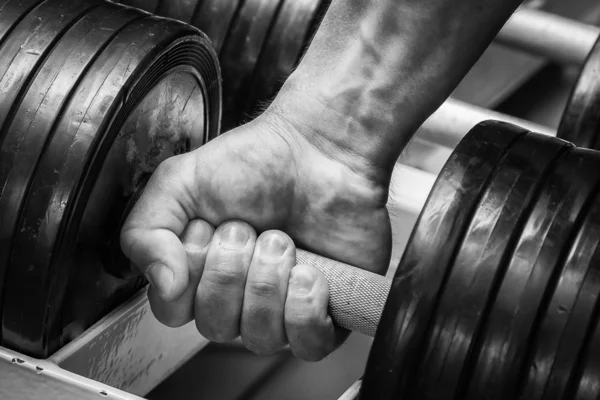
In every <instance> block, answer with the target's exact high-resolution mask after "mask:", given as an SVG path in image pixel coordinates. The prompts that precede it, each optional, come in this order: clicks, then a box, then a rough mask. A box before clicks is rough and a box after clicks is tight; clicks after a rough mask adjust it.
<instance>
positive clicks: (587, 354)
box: [565, 199, 600, 400]
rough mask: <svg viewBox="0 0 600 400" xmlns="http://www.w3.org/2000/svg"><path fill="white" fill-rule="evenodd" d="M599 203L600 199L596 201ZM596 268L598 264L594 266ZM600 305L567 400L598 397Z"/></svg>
mask: <svg viewBox="0 0 600 400" xmlns="http://www.w3.org/2000/svg"><path fill="white" fill-rule="evenodd" d="M596 203H597V204H598V203H600V199H596ZM594 259H595V261H600V251H599V250H596V254H595V255H594ZM594 265H595V268H598V263H596V264H594ZM599 305H600V304H598V299H596V307H595V309H594V314H593V316H592V321H593V324H592V329H591V330H590V331H589V332H588V334H587V335H586V340H585V347H584V348H583V350H582V351H581V353H580V354H579V360H580V362H579V363H578V368H577V372H576V373H575V374H573V376H572V378H571V382H570V383H569V387H568V389H567V394H566V396H565V398H567V399H577V400H597V399H598V397H599V395H600V307H599Z"/></svg>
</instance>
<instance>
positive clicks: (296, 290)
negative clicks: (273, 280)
mask: <svg viewBox="0 0 600 400" xmlns="http://www.w3.org/2000/svg"><path fill="white" fill-rule="evenodd" d="M314 284H315V280H314V277H313V276H312V274H311V273H309V272H308V271H306V270H305V269H302V268H298V267H296V268H294V269H293V270H292V277H291V279H290V290H291V292H292V294H294V295H298V296H306V295H307V294H309V293H310V291H311V290H312V288H313V285H314Z"/></svg>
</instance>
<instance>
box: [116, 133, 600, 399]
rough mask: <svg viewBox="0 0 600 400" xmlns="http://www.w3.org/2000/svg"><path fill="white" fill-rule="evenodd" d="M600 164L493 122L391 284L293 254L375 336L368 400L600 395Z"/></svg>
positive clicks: (353, 325) (340, 320) (598, 155)
mask: <svg viewBox="0 0 600 400" xmlns="http://www.w3.org/2000/svg"><path fill="white" fill-rule="evenodd" d="M599 169H600V152H597V151H594V150H589V149H584V148H578V147H575V146H574V145H572V144H571V143H568V142H566V141H563V140H561V139H558V138H555V137H551V136H547V135H542V134H538V133H532V132H530V131H528V130H525V129H523V128H521V127H517V126H515V125H511V124H507V123H505V122H499V121H486V122H483V123H480V124H479V125H477V126H475V127H474V128H473V129H471V130H470V132H469V133H468V134H467V135H466V136H465V137H464V138H463V140H462V141H461V142H460V143H459V145H458V146H457V147H456V149H455V150H454V152H453V153H452V155H451V156H450V158H449V160H448V162H447V163H446V165H445V166H444V168H443V169H442V172H441V173H440V175H439V177H438V179H437V181H436V183H435V185H434V186H433V188H432V190H431V192H430V194H429V198H428V200H427V202H426V204H425V206H424V208H423V210H422V212H421V214H420V216H419V219H418V221H417V224H416V226H415V228H414V230H413V232H412V235H411V238H410V240H409V243H408V245H407V248H406V250H405V252H404V255H403V257H402V260H401V261H400V264H399V266H398V269H397V271H396V274H395V277H394V279H393V280H389V279H387V278H385V277H382V276H379V275H376V274H373V273H371V272H367V271H364V270H360V269H356V268H354V267H352V266H349V265H346V264H342V263H339V262H335V261H332V260H329V259H326V258H323V257H320V256H317V255H314V254H311V253H309V252H306V251H303V250H298V251H297V263H298V264H309V265H312V266H314V267H316V268H318V269H319V270H321V271H322V272H323V273H324V275H325V276H326V278H327V281H328V284H329V313H330V315H331V317H332V319H333V320H334V322H335V323H336V324H337V325H338V326H340V327H342V328H346V329H349V330H352V331H355V332H359V333H363V334H365V335H369V336H374V341H373V346H372V349H371V353H370V355H369V359H368V363H367V367H366V371H365V375H364V377H363V385H362V389H361V395H360V398H361V399H369V400H370V399H398V398H401V399H408V400H412V399H415V400H416V399H419V400H421V399H448V398H459V399H481V398H486V399H509V398H520V399H525V400H533V399H542V398H543V399H583V398H590V399H591V398H596V396H598V395H600V376H598V374H597V368H598V365H596V364H597V363H600V326H599V325H598V322H599V320H600V318H599V315H598V310H600V302H599V300H600V279H599V278H600V263H599V262H600V175H598V173H597V171H598V170H599ZM140 190H141V189H140ZM121 267H122V268H126V264H123V265H121Z"/></svg>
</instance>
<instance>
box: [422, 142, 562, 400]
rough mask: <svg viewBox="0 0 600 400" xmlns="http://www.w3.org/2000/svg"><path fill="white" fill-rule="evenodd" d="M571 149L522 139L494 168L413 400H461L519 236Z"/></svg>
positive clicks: (434, 326)
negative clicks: (555, 167)
mask: <svg viewBox="0 0 600 400" xmlns="http://www.w3.org/2000/svg"><path fill="white" fill-rule="evenodd" d="M570 147H572V146H570V145H569V144H567V143H566V142H563V141H561V140H556V138H552V137H547V136H542V135H538V134H533V133H530V134H527V135H525V136H523V137H522V138H521V139H519V141H518V142H517V143H516V144H515V145H514V146H513V147H512V149H511V150H510V151H509V152H508V153H506V154H505V156H504V159H503V160H501V161H500V163H499V164H498V166H497V167H496V171H495V173H494V175H493V177H492V180H491V182H490V184H489V186H488V188H487V189H486V190H485V191H484V193H483V196H482V197H481V200H480V202H479V203H478V204H477V206H476V207H477V210H476V211H475V214H474V215H473V218H472V219H471V222H470V225H469V227H468V229H467V233H466V235H465V236H464V239H463V240H462V243H460V244H459V246H458V247H457V249H458V253H457V254H456V255H455V259H454V262H453V263H452V267H451V270H450V275H449V277H448V280H447V283H446V285H445V289H444V291H443V293H442V294H441V297H440V300H439V305H438V307H437V310H436V311H435V314H434V319H433V320H432V327H431V328H430V329H431V333H430V336H429V338H428V339H427V345H426V346H425V351H424V352H423V354H422V357H421V361H420V368H419V369H418V370H417V378H416V379H415V389H414V390H413V391H411V395H412V397H410V398H414V399H448V398H454V397H455V396H457V398H462V397H461V395H460V394H459V393H458V392H459V391H460V390H461V386H462V384H463V381H464V380H465V378H466V377H467V376H469V375H470V373H471V371H469V368H468V366H469V365H470V360H469V356H470V355H471V354H473V352H474V351H476V347H477V337H478V333H479V331H480V329H481V327H482V324H483V323H484V320H485V317H486V314H487V312H488V307H489V305H490V303H491V302H492V301H493V300H494V295H495V292H496V291H497V289H498V286H499V284H500V282H501V280H502V278H503V274H504V269H505V268H506V264H507V258H508V257H510V252H511V251H512V246H513V245H514V239H515V237H518V236H519V235H520V229H521V228H522V227H523V224H524V221H525V220H526V219H527V217H528V216H529V211H530V204H531V202H532V201H533V200H535V193H536V190H537V188H538V186H539V185H540V184H541V183H542V182H543V180H544V177H545V174H546V173H547V172H548V170H549V169H550V167H551V166H552V164H553V162H554V161H555V160H556V159H557V157H559V156H560V155H561V154H562V153H563V152H564V151H565V150H566V149H568V148H570Z"/></svg>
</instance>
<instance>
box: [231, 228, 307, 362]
mask: <svg viewBox="0 0 600 400" xmlns="http://www.w3.org/2000/svg"><path fill="white" fill-rule="evenodd" d="M295 264H296V248H295V247H294V242H293V241H292V239H290V237H289V236H287V235H286V234H285V233H283V232H280V231H267V232H264V233H263V234H262V235H260V237H259V238H258V240H257V241H256V246H255V248H254V256H253V257H252V262H251V263H250V269H249V270H248V277H247V279H246V288H245V291H244V303H243V309H242V320H241V327H240V331H241V335H242V341H243V343H244V345H245V346H246V348H248V349H249V350H250V351H252V352H254V353H256V354H259V355H267V354H272V353H274V352H275V351H277V350H279V349H281V348H282V347H284V346H285V345H286V344H287V338H286V334H285V326H284V323H283V317H284V307H285V298H286V294H287V289H288V281H289V276H290V271H291V270H292V267H293V266H294V265H295Z"/></svg>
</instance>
